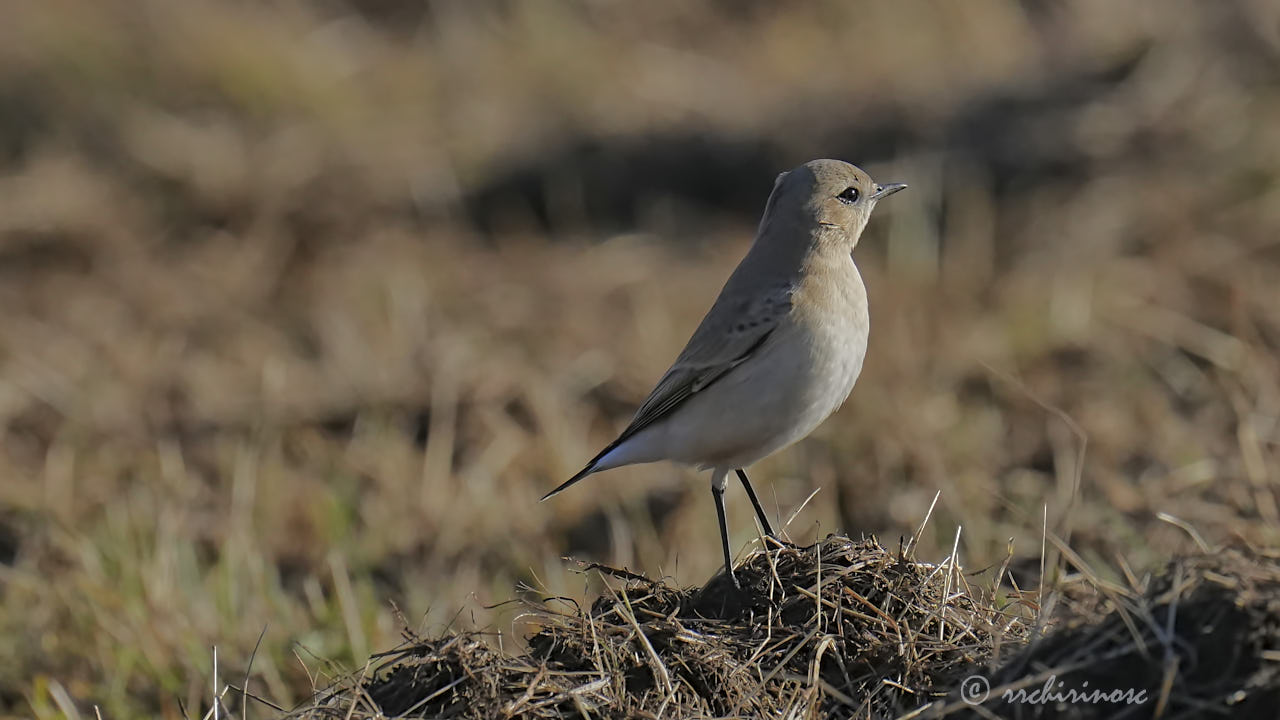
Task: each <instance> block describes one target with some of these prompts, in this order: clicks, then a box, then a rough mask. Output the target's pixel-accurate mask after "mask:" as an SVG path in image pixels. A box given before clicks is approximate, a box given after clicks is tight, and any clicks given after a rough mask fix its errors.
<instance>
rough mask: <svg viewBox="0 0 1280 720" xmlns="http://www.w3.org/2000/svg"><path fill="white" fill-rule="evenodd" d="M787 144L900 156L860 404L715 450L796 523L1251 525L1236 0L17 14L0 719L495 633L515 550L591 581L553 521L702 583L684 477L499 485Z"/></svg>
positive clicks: (691, 280)
mask: <svg viewBox="0 0 1280 720" xmlns="http://www.w3.org/2000/svg"><path fill="white" fill-rule="evenodd" d="M815 157H835V158H841V159H844V160H848V161H851V162H855V163H857V164H859V165H861V166H863V167H864V168H866V169H868V170H869V171H870V172H871V174H872V175H873V176H874V177H876V178H877V179H879V180H881V181H903V182H908V183H910V184H911V189H910V190H909V191H908V192H905V193H902V194H900V195H897V196H895V197H894V198H893V200H892V201H891V202H886V203H884V204H883V205H882V206H881V208H880V209H879V210H877V212H876V217H875V218H874V219H873V220H872V224H871V226H870V228H869V230H868V232H867V234H866V235H864V237H863V240H862V243H861V245H860V246H859V248H858V251H857V261H858V263H859V266H860V267H861V269H862V273H863V275H864V277H865V278H866V282H867V286H868V288H869V293H870V297H871V303H872V308H871V311H872V318H873V320H872V334H871V345H870V350H869V353H868V357H867V362H866V368H865V370H864V372H863V375H862V378H861V380H860V382H859V383H858V386H857V387H856V388H855V390H854V392H853V395H852V396H851V398H850V400H849V402H848V403H847V404H846V405H845V407H844V409H843V410H842V411H841V412H840V413H838V414H837V415H836V416H835V417H834V418H833V419H832V420H830V421H829V422H827V423H826V424H825V425H824V426H823V427H822V428H821V429H820V430H819V431H818V432H817V433H816V434H815V435H814V436H813V437H812V438H810V439H808V440H806V441H804V442H802V443H801V444H799V445H797V446H796V447H794V448H792V449H790V450H788V451H786V452H784V453H780V454H779V455H777V456H776V457H774V458H771V459H769V460H767V461H765V462H763V463H761V464H760V465H758V466H756V468H755V469H754V470H753V471H752V477H753V479H755V482H756V486H757V488H759V489H760V490H761V495H762V500H763V501H764V504H765V505H766V507H767V508H768V509H769V511H770V512H771V513H773V514H775V516H777V517H780V518H781V519H782V520H783V521H785V520H787V519H791V522H790V524H789V526H788V533H789V535H790V536H791V538H792V539H794V540H796V541H797V542H804V543H807V542H811V541H813V540H814V539H815V538H817V537H821V536H824V535H825V534H827V533H828V532H833V531H844V532H848V533H850V534H851V535H854V536H855V537H857V536H858V535H859V534H862V533H868V534H870V533H875V534H877V535H878V536H880V537H881V539H882V541H884V542H885V543H886V544H887V545H890V544H892V545H893V546H895V547H896V543H897V542H898V538H899V537H902V536H908V535H910V534H911V533H912V532H913V531H914V530H915V529H916V527H917V526H918V525H919V524H920V522H921V521H922V520H923V518H924V516H925V513H926V511H927V510H928V508H929V505H930V502H931V500H932V499H933V497H934V495H935V493H937V492H939V491H941V497H940V499H939V501H938V505H937V508H936V510H935V512H934V514H933V517H932V519H931V521H930V524H929V527H928V528H927V529H926V532H925V534H924V537H923V538H922V540H921V545H920V549H919V551H918V554H919V556H920V557H921V558H922V559H940V558H941V557H943V556H945V555H946V554H947V553H949V552H950V548H951V546H952V543H953V541H954V539H955V533H956V529H957V527H963V532H962V534H961V537H960V545H959V547H960V552H961V556H962V558H963V561H964V563H965V564H966V566H967V567H969V568H971V569H973V570H979V569H982V568H983V567H986V566H988V565H992V564H999V563H1000V562H1001V561H1002V560H1003V559H1004V558H1005V556H1006V553H1007V552H1008V548H1009V546H1010V542H1011V539H1012V547H1013V553H1014V555H1015V562H1014V568H1015V570H1017V572H1016V573H1015V577H1018V578H1019V579H1020V581H1022V582H1024V583H1028V584H1030V585H1032V586H1034V585H1035V584H1036V583H1038V581H1039V578H1038V577H1037V574H1036V572H1035V570H1034V568H1037V567H1038V565H1039V556H1040V546H1041V536H1042V524H1044V523H1047V526H1048V529H1049V530H1050V531H1051V532H1056V533H1058V534H1060V535H1062V536H1064V537H1069V538H1070V542H1071V545H1072V547H1073V548H1074V549H1075V551H1076V552H1077V553H1079V554H1080V555H1081V556H1082V557H1084V558H1085V559H1086V560H1087V561H1089V562H1090V563H1092V564H1094V565H1095V566H1096V568H1098V570H1099V572H1103V573H1105V574H1110V575H1112V576H1115V577H1121V578H1122V577H1123V575H1122V574H1121V573H1123V572H1124V569H1125V568H1131V569H1132V571H1133V572H1134V573H1135V574H1137V575H1140V574H1141V572H1142V570H1143V569H1144V568H1146V567H1149V566H1150V565H1151V564H1152V563H1154V562H1155V561H1157V560H1159V559H1161V558H1165V557H1167V556H1169V555H1171V554H1175V553H1178V552H1181V551H1184V550H1188V549H1191V548H1193V547H1194V541H1193V539H1192V534H1191V533H1189V532H1188V531H1187V530H1186V529H1185V528H1190V529H1192V530H1194V531H1195V532H1196V533H1199V534H1200V535H1201V536H1203V538H1204V539H1205V541H1206V542H1209V543H1220V542H1244V543H1249V544H1254V545H1260V546H1267V545H1270V546H1273V547H1274V546H1275V545H1276V544H1277V542H1278V541H1280V501H1278V499H1277V496H1278V494H1280V493H1278V492H1277V488H1278V486H1280V476H1278V472H1280V467H1278V463H1277V455H1278V454H1280V451H1278V449H1277V447H1278V444H1280V426H1278V425H1277V423H1278V422H1280V373H1278V372H1277V371H1278V366H1277V354H1276V353H1277V348H1278V347H1280V246H1278V243H1280V6H1277V4H1276V3H1275V2H1271V1H1270V0H1237V1H1234V2H1197V1H1193V0H1169V1H1167V2H1154V1H1153V2H1130V3H1115V2H1109V1H1106V0H1086V1H1084V2H1073V3H1066V2H1053V1H1043V2H1033V1H1030V0H1025V1H1022V2H1018V1H1015V0H971V1H969V2H964V3H955V2H943V1H941V0H936V1H926V0H911V1H906V0H900V1H899V2H894V3H872V2H865V3H852V2H843V1H835V0H829V1H826V2H823V1H815V2H802V3H788V4H786V5H785V7H775V4H773V3H758V2H752V3H736V2H709V3H702V4H691V3H679V2H674V1H673V2H650V3H634V2H630V3H629V2H615V1H611V0H579V1H577V2H563V3H551V2H542V3H532V2H530V3H522V2H503V1H501V0H486V1H484V2H472V3H461V2H458V3H454V2H434V1H432V0H285V1H280V2H244V1H235V0H188V2H183V3H173V2H167V1H165V0H131V1H126V0H114V1H107V2H104V1H102V0H38V1H37V0H16V1H14V2H10V3H8V4H7V5H6V9H5V21H4V22H3V23H0V637H3V638H5V641H4V642H3V643H0V716H32V715H34V716H37V717H56V716H62V715H64V714H68V715H70V714H73V713H75V712H78V713H81V714H84V715H86V716H90V717H91V716H92V713H93V708H94V707H95V706H97V707H98V708H99V709H100V710H101V712H102V715H103V716H104V717H114V718H133V717H157V716H159V717H170V718H177V717H183V716H184V715H185V716H188V717H195V716H198V715H199V714H201V712H202V708H207V707H208V702H209V701H208V695H209V688H210V687H211V684H212V682H211V681H212V678H213V653H212V648H213V647H214V646H216V647H217V650H218V658H219V666H218V667H219V673H218V677H219V679H220V680H222V681H224V682H231V683H234V684H236V685H239V684H240V683H241V682H242V681H243V680H244V678H245V676H246V670H247V669H248V668H249V666H250V658H251V656H252V658H253V660H252V668H251V672H249V679H250V689H251V690H253V691H255V692H257V693H258V694H261V695H263V696H265V697H267V698H270V699H271V700H273V701H274V702H276V703H279V704H281V705H284V706H290V705H292V704H293V703H296V702H299V701H301V700H303V699H305V698H306V697H307V696H308V694H309V693H310V691H311V688H312V687H313V686H322V685H323V684H324V683H325V682H326V678H328V677H332V676H333V675H334V674H335V673H340V672H344V671H349V670H352V669H356V670H358V669H360V668H362V667H364V665H365V662H366V659H367V657H368V656H369V655H370V653H374V652H378V651H381V650H386V649H389V648H390V647H392V646H393V645H395V644H396V643H397V642H398V639H399V635H400V631H401V629H402V628H404V627H409V628H414V629H417V630H422V631H424V632H428V633H438V632H441V631H443V630H444V629H445V628H446V627H450V626H452V627H457V628H487V629H491V630H494V631H495V632H501V633H502V636H501V637H497V636H495V642H502V643H506V644H508V645H509V646H510V645H511V644H513V643H518V635H519V630H520V625H519V624H515V625H513V616H514V615H515V612H516V611H515V609H513V608H511V607H510V606H504V607H499V608H495V609H489V608H488V607H487V606H491V605H495V604H498V603H502V602H503V601H506V600H508V599H511V598H514V597H518V596H520V595H521V593H523V592H526V590H523V589H522V588H521V587H520V586H521V584H523V585H527V586H530V587H531V588H533V589H532V590H528V591H527V592H531V593H533V594H534V595H566V596H569V597H573V598H576V599H578V600H586V599H589V598H590V597H591V593H592V587H591V582H590V581H589V579H588V578H587V577H585V576H583V575H581V574H578V573H576V572H575V570H576V565H574V564H573V563H572V562H568V561H565V560H562V559H561V558H562V556H566V555H568V556H572V557H574V558H578V559H581V560H586V561H602V562H608V563H612V564H615V565H624V566H627V567H629V568H631V569H633V570H638V571H643V572H645V573H648V574H650V575H653V576H658V575H666V576H670V577H672V578H673V579H674V581H675V582H677V583H679V584H682V585H691V584H696V583H701V582H703V581H705V580H706V579H707V578H708V577H709V576H710V575H711V574H712V573H714V572H715V571H716V570H717V569H718V566H719V564H720V556H719V547H718V542H717V529H716V525H715V517H714V511H713V506H712V503H711V498H710V493H709V492H707V479H706V477H705V476H702V475H696V474H695V473H693V472H692V471H689V470H684V469H680V468H677V467H674V466H671V465H650V466H641V467H638V468H629V469H623V470H616V471H611V472H609V473H607V474H602V475H599V476H596V477H593V478H592V479H590V480H589V481H588V482H586V483H584V484H583V485H580V486H578V487H576V488H575V489H574V491H573V492H570V493H566V494H565V495H562V496H559V497H557V498H556V499H555V500H554V501H552V502H548V503H543V504H539V503H537V499H538V498H539V497H540V496H541V495H542V493H544V492H545V491H546V490H548V489H550V488H551V487H554V486H555V485H556V484H558V483H559V482H560V481H562V480H563V479H564V478H566V477H567V476H568V475H570V474H572V473H573V472H574V471H576V470H577V469H579V468H580V467H581V466H582V465H583V463H584V462H585V461H586V460H588V459H589V458H590V457H591V456H592V455H594V453H595V452H596V451H597V450H598V449H599V448H600V447H601V446H603V445H604V444H605V443H606V442H608V441H609V440H610V439H612V437H613V436H614V435H615V433H616V432H617V431H618V430H620V429H621V428H622V427H623V426H625V424H626V422H627V421H628V420H629V419H630V416H631V413H632V412H633V411H634V409H635V407H636V406H637V404H638V403H639V401H640V400H642V399H643V398H644V396H645V394H646V393H647V392H648V390H649V389H650V387H651V386H652V385H653V383H654V382H655V381H656V380H657V378H658V377H659V376H660V375H661V373H662V372H663V370H665V369H666V367H667V365H668V363H669V362H670V360H671V359H672V358H673V357H674V356H675V354H676V353H677V352H678V351H679V350H680V348H681V347H682V346H683V344H684V342H685V340H686V339H687V337H688V335H689V333H690V332H691V331H692V330H693V328H694V326H695V325H696V324H697V321H698V320H699V319H700V317H701V315H702V313H703V312H704V311H705V310H706V308H707V307H708V306H709V305H710V303H711V301H712V300H713V299H714V297H715V296H716V294H717V292H718V291H719V288H720V286H721V284H722V283H723V282H724V280H725V278H726V277H727V275H728V273H729V272H730V270H731V269H732V268H733V266H734V265H735V264H736V263H737V261H738V259H739V258H740V257H741V256H742V255H743V253H744V252H745V250H746V248H747V246H748V244H749V243H750V241H751V237H752V234H753V230H754V226H755V223H756V222H757V220H758V218H759V213H760V211H761V210H762V209H763V207H764V202H765V199H766V197H767V195H768V192H769V190H770V188H771V186H772V182H773V179H774V177H775V176H776V175H777V173H779V172H781V171H782V170H785V169H788V168H790V167H792V166H794V165H797V164H799V163H802V162H804V161H806V160H809V159H812V158H815ZM1086 439H1087V447H1086V446H1085V442H1084V441H1085V440H1086ZM815 490H816V491H817V494H816V495H814V496H813V498H812V499H811V500H810V501H809V502H808V503H807V504H806V503H805V502H804V501H805V499H806V498H808V497H809V496H810V495H811V494H812V493H813V492H814V491H815ZM729 498H730V510H731V518H730V522H731V528H732V530H733V541H734V546H735V548H736V549H739V550H745V549H747V548H749V547H750V546H751V544H752V543H753V542H754V541H755V539H756V531H755V529H754V526H753V524H752V522H753V521H752V519H751V518H752V515H751V512H750V506H749V504H748V503H747V502H746V501H745V498H743V497H742V495H741V493H740V491H739V490H738V488H737V487H734V488H733V492H731V493H730V496H729ZM797 511H798V512H797ZM1161 513H1166V514H1168V516H1171V517H1173V518H1176V519H1177V521H1178V523H1180V524H1182V525H1183V526H1184V527H1183V528H1180V527H1178V526H1177V525H1176V524H1174V523H1170V522H1167V521H1165V520H1162V519H1161V518H1160V514H1161ZM793 515H794V517H792V516H793ZM1023 567H1025V568H1027V570H1026V571H1025V572H1023V571H1022V570H1020V569H1019V568H1023ZM513 631H514V634H515V637H513V636H512V633H513ZM260 634H261V636H262V641H261V647H260V648H259V649H258V650H257V653H256V655H254V648H255V644H256V643H257V641H258V638H259V635H260ZM233 704H234V702H233ZM255 712H256V711H255Z"/></svg>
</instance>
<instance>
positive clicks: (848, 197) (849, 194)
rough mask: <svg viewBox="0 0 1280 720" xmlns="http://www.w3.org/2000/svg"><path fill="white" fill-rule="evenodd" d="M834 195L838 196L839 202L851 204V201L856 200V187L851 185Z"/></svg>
mask: <svg viewBox="0 0 1280 720" xmlns="http://www.w3.org/2000/svg"><path fill="white" fill-rule="evenodd" d="M836 197H837V198H840V202H842V203H845V204H847V205H852V204H853V203H856V202H858V188H856V187H853V186H852V185H851V186H849V187H847V188H845V189H844V190H841V191H840V194H839V195H837V196H836Z"/></svg>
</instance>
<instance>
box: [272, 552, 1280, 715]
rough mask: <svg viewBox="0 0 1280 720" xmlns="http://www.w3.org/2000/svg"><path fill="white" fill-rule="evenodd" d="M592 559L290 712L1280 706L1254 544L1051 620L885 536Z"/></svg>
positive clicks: (1274, 586) (1277, 604)
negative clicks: (653, 560) (580, 596)
mask: <svg viewBox="0 0 1280 720" xmlns="http://www.w3.org/2000/svg"><path fill="white" fill-rule="evenodd" d="M590 569H591V570H595V571H599V572H601V573H602V574H603V575H605V576H606V577H609V578H611V579H612V581H611V582H610V583H609V584H608V591H607V592H606V594H605V595H604V596H602V597H601V598H600V599H598V600H597V601H596V602H595V603H594V605H593V606H592V607H591V608H590V609H589V610H588V611H585V612H584V611H581V610H574V611H572V612H566V611H563V610H558V609H556V608H557V607H559V605H560V604H559V602H558V601H557V600H556V599H548V600H547V601H545V602H543V603H540V604H537V605H535V606H534V607H533V608H532V611H533V612H534V613H535V614H536V616H537V617H538V618H539V619H540V620H541V622H542V627H541V629H540V630H538V631H537V632H536V633H534V634H533V635H532V636H530V637H529V638H527V649H526V651H525V652H523V653H520V654H512V653H504V652H501V651H499V650H497V649H495V648H494V647H493V646H492V644H491V643H489V642H488V639H487V638H486V637H485V636H483V635H481V634H476V633H471V634H451V635H448V636H445V637H441V638H437V639H426V638H420V637H411V638H410V639H409V641H408V642H407V643H406V644H405V645H404V646H403V647H401V648H399V649H397V650H395V651H392V652H390V653H387V654H385V655H384V656H382V664H381V666H379V667H377V669H376V670H374V671H372V672H370V673H369V674H368V675H367V676H365V677H363V678H351V679H349V680H348V681H346V682H344V683H341V684H339V685H338V686H335V687H333V688H330V689H329V690H327V691H325V692H323V693H320V694H318V695H317V696H316V698H315V699H314V701H313V702H312V703H311V704H310V705H309V706H307V707H305V708H302V709H300V710H298V711H297V712H295V713H294V714H293V715H292V717H296V718H330V717H348V718H373V717H388V716H389V717H411V718H419V717H421V718H428V717H430V718H437V717H459V718H486V719H488V718H507V717H520V718H564V717H584V718H595V717H643V718H650V717H662V718H690V717H698V718H702V717H786V718H826V717H841V718H844V717H873V718H880V717H943V716H982V717H993V716H995V717H1064V718H1067V717H1069V718H1093V717H1114V716H1116V715H1117V713H1121V714H1123V713H1124V712H1125V711H1126V710H1128V711H1129V712H1137V713H1138V714H1139V715H1141V716H1151V715H1152V714H1153V713H1155V714H1156V715H1160V714H1162V713H1163V716H1165V717H1182V716H1185V714H1186V713H1191V714H1196V713H1197V712H1203V711H1207V710H1208V709H1210V708H1212V709H1215V710H1217V711H1218V712H1221V713H1229V714H1230V715H1231V716H1232V717H1264V716H1265V717H1273V716H1274V713H1275V710H1274V708H1275V707H1276V706H1277V702H1280V652H1278V650H1280V563H1277V561H1276V558H1274V557H1266V556H1262V555H1259V554H1251V553H1245V552H1240V551H1228V552H1225V553H1216V554H1206V555H1204V556H1201V557H1195V558H1186V559H1181V560H1178V561H1175V562H1173V563H1171V564H1170V565H1169V566H1168V568H1166V571H1165V572H1164V573H1162V574H1161V575H1160V576H1158V577H1157V578H1155V579H1150V580H1148V581H1146V582H1145V583H1140V582H1138V581H1136V580H1135V581H1134V583H1133V584H1135V585H1137V589H1127V588H1124V587H1120V586H1115V585H1112V584H1109V583H1106V582H1104V581H1101V580H1098V579H1097V578H1095V577H1092V575H1089V574H1087V573H1086V574H1085V575H1084V577H1087V580H1085V581H1081V582H1078V583H1076V587H1075V588H1074V589H1073V590H1071V591H1070V592H1067V593H1065V594H1060V595H1057V596H1056V597H1057V601H1056V602H1057V606H1058V609H1057V610H1056V611H1055V613H1056V615H1057V616H1058V617H1057V618H1056V620H1055V622H1054V630H1053V631H1052V632H1051V633H1049V634H1048V635H1047V636H1039V635H1038V634H1037V628H1039V629H1040V631H1043V629H1044V627H1045V626H1046V624H1047V623H1046V622H1045V621H1044V619H1043V618H1041V617H1040V614H1041V613H1040V610H1041V608H1040V606H1039V604H1038V598H1039V593H1037V592H1021V591H1018V590H1016V589H1014V590H1010V589H1008V588H1005V587H1001V584H1000V582H999V581H1000V579H1001V577H1002V576H1003V568H1001V569H1000V571H998V572H996V573H995V574H994V575H995V580H994V581H991V582H988V583H985V584H984V585H982V586H979V585H978V584H977V581H976V579H975V576H966V575H965V574H964V572H963V571H962V569H961V568H959V567H958V566H957V565H956V563H955V562H954V561H953V560H952V559H950V558H949V559H947V560H945V561H944V562H942V563H940V564H937V565H934V564H928V563H922V562H918V561H916V560H914V559H912V558H910V557H909V556H907V555H904V554H903V553H902V552H901V551H898V552H892V551H889V550H886V549H885V548H883V547H881V546H880V545H879V544H878V543H877V542H876V541H875V540H874V539H872V540H864V541H853V540H850V539H849V538H846V537H841V536H836V535H833V536H830V537H828V538H827V539H826V540H824V541H823V542H821V543H818V544H815V545H812V546H809V547H796V546H793V545H777V544H773V545H771V546H770V547H769V548H768V549H766V550H760V551H757V552H755V553H753V554H752V555H751V556H750V557H748V558H747V560H746V562H745V563H744V564H743V565H741V566H740V567H739V568H738V569H737V571H736V572H737V575H738V578H739V579H740V580H741V581H743V590H741V591H739V590H736V589H735V588H734V587H733V586H732V584H731V583H729V582H727V579H726V578H725V577H723V576H721V577H717V578H714V579H713V580H712V581H711V582H709V583H708V584H707V585H706V586H704V587H701V588H692V589H678V588H675V587H672V586H670V585H668V584H665V583H663V582H658V581H652V580H649V579H646V578H644V577H641V576H638V575H634V574H632V573H628V572H625V571H620V570H613V569H610V568H604V567H600V566H592V567H591V568H590ZM1077 577H1082V576H1077ZM1073 691H1074V693H1075V694H1074V695H1073V694H1070V693H1072V692H1073ZM1095 691H1097V692H1095ZM1037 692H1038V694H1036V693H1037ZM1113 693H1114V695H1113ZM979 706H980V707H979ZM1134 706H1141V707H1140V708H1139V707H1134Z"/></svg>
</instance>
